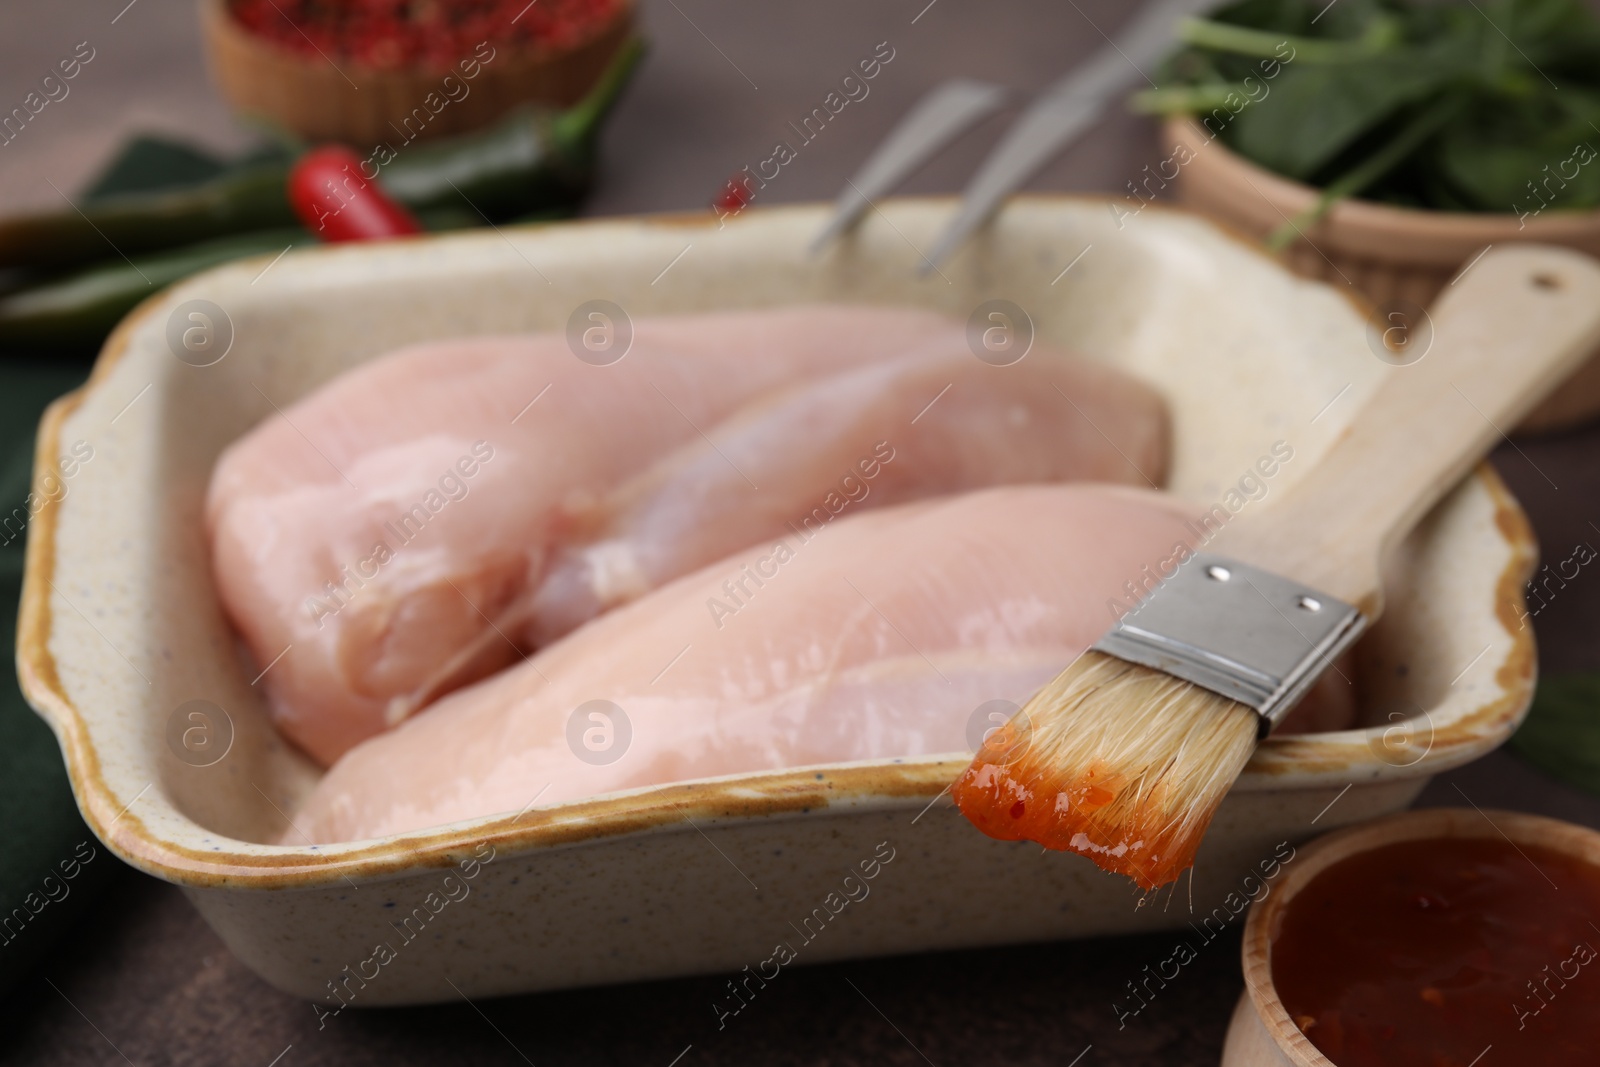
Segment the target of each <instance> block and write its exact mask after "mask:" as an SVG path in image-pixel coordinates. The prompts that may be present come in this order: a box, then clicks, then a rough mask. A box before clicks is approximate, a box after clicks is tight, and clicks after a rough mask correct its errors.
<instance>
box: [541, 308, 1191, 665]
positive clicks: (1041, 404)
mask: <svg viewBox="0 0 1600 1067" xmlns="http://www.w3.org/2000/svg"><path fill="white" fill-rule="evenodd" d="M1042 347H1043V346H1041V349H1042ZM1167 429H1168V428H1167V418H1166V409H1165V406H1164V405H1163V403H1162V402H1161V399H1160V398H1159V397H1158V396H1157V395H1156V394H1155V393H1154V391H1152V390H1151V389H1150V388H1148V387H1147V386H1145V385H1143V384H1141V383H1139V382H1138V381H1136V380H1134V379H1132V378H1129V377H1128V376H1126V375H1124V374H1121V373H1119V372H1117V371H1114V370H1112V369H1110V368H1109V367H1101V366H1096V365H1095V364H1092V363H1087V362H1083V361H1069V360H1067V359H1065V358H1059V357H1056V356H1055V355H1054V354H1053V353H1049V352H1046V351H1040V352H1036V353H1034V354H1033V356H1032V357H1030V358H1029V359H1026V360H1023V361H1022V362H1021V363H1018V364H1015V365H1012V366H1008V367H995V366H991V365H989V364H987V363H983V362H981V361H979V360H977V359H974V358H973V356H972V353H971V351H970V350H969V349H968V348H967V343H966V339H965V337H964V336H961V335H960V334H955V333H952V334H950V335H947V336H941V337H939V338H936V339H935V340H933V341H931V342H928V343H926V344H924V345H923V346H921V347H919V348H918V349H916V350H915V351H914V352H912V353H911V354H909V355H906V356H903V357H901V358H900V359H897V360H893V361H890V362H886V363H875V364H872V365H869V366H866V367H862V368H859V369H857V370H851V371H841V372H840V373H838V374H833V375H830V376H828V377H825V378H819V379H813V380H810V381H806V382H802V383H800V384H798V385H794V386H790V387H789V388H788V389H786V390H781V391H779V392H777V393H775V394H773V395H770V396H767V397H761V398H758V399H757V400H755V401H752V402H751V403H749V404H747V405H745V407H744V408H743V409H741V411H739V412H738V413H736V414H735V415H734V416H732V417H730V418H729V419H727V420H726V421H725V422H724V423H723V424H722V425H721V426H720V427H718V428H716V429H714V430H712V431H710V432H709V433H708V434H707V435H706V437H705V438H703V439H699V438H697V439H695V440H692V441H690V442H689V443H688V444H685V445H683V446H682V447H681V448H680V449H679V450H678V452H677V453H676V454H674V455H671V456H668V457H665V458H664V459H662V460H661V461H660V462H658V463H656V464H655V465H654V466H652V467H651V468H649V469H648V470H646V471H645V472H644V473H642V474H640V475H638V476H636V477H634V478H633V479H631V480H629V481H628V482H627V483H626V484H624V485H623V486H621V487H620V488H618V489H617V490H616V491H615V492H613V493H611V494H609V495H608V496H607V497H606V498H605V499H603V500H602V501H600V502H599V503H598V504H597V506H596V508H595V509H594V512H593V513H592V514H591V515H588V516H585V517H584V518H583V520H582V522H581V524H580V525H581V526H582V527H583V529H582V531H581V533H580V534H579V535H578V536H575V537H572V538H569V539H567V544H566V547H565V548H563V550H562V551H561V552H560V553H558V554H557V557H556V559H555V561H554V562H553V563H552V564H551V566H550V569H549V571H548V573H547V575H546V577H545V578H544V582H543V585H542V587H541V588H540V590H539V592H538V593H537V594H536V595H535V596H534V598H533V601H532V604H531V605H530V610H531V611H532V613H533V616H534V617H533V619H532V624H531V625H532V630H533V632H534V633H535V634H536V635H537V637H538V638H539V643H540V644H546V643H548V642H549V641H551V640H553V639H555V638H557V637H560V636H561V635H563V634H565V633H567V632H568V631H570V630H572V629H574V628H576V627H577V626H579V625H581V624H582V623H583V622H585V621H587V620H588V619H590V618H592V617H594V616H595V615H597V614H599V613H600V612H601V611H603V610H605V609H607V608H610V607H614V606H616V605H617V604H620V603H625V602H626V601H629V600H632V599H634V598H636V597H638V596H640V595H642V594H644V593H646V592H648V591H649V590H651V589H653V588H655V587H657V586H659V585H662V584H664V583H665V582H668V581H670V580H672V579H673V578H677V577H679V576H680V575H684V574H688V573H689V572H690V571H693V570H697V569H699V568H700V567H703V566H705V565H706V564H708V563H711V562H712V561H714V560H718V559H721V558H722V557H724V556H727V555H729V554H730V553H733V552H737V551H739V550H740V549H743V548H746V547H748V546H750V545H754V544H758V543H760V542H761V541H764V540H767V539H769V538H772V537H778V536H781V535H784V534H789V533H799V532H802V531H815V530H817V529H820V528H821V527H822V526H824V525H826V524H828V523H829V522H831V521H833V518H834V516H835V515H839V514H846V513H850V514H853V513H855V512H857V511H859V510H860V509H861V508H863V507H882V506H884V505H887V504H898V503H903V502H906V501H910V500H916V499H919V498H922V497H927V496H938V495H942V494H947V493H956V492H962V491H964V490H970V489H981V488H984V487H987V486H994V485H1021V484H1027V483H1032V482H1069V481H1097V482H1115V483H1128V484H1134V485H1139V484H1147V485H1149V486H1151V487H1152V488H1154V487H1155V486H1157V485H1159V484H1161V482H1162V481H1163V480H1164V479H1165V476H1166V459H1167Z"/></svg>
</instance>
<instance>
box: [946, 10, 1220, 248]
mask: <svg viewBox="0 0 1600 1067" xmlns="http://www.w3.org/2000/svg"><path fill="white" fill-rule="evenodd" d="M1216 5H1217V0H1154V2H1153V3H1150V4H1148V5H1146V6H1145V7H1144V8H1143V10H1141V11H1139V12H1138V13H1137V14H1135V15H1134V16H1133V18H1132V20H1131V21H1130V22H1129V23H1128V25H1127V26H1126V27H1124V28H1123V29H1122V30H1120V31H1119V32H1118V34H1117V36H1116V37H1115V38H1111V37H1107V38H1106V43H1105V44H1104V45H1103V46H1101V47H1100V48H1099V49H1098V50H1097V51H1096V52H1095V53H1094V54H1093V55H1091V56H1090V57H1089V58H1088V59H1087V60H1085V61H1084V62H1083V64H1082V65H1081V66H1079V67H1078V68H1077V69H1075V70H1073V71H1071V72H1069V73H1068V74H1067V75H1066V76H1065V77H1063V78H1061V79H1060V80H1059V81H1057V82H1056V83H1055V84H1054V85H1052V86H1050V87H1049V88H1048V89H1046V90H1045V91H1044V93H1043V94H1041V95H1040V96H1039V98H1038V99H1037V100H1035V101H1034V103H1033V105H1032V106H1031V107H1029V108H1028V110H1027V111H1025V112H1023V114H1022V117H1021V118H1019V119H1018V120H1017V122H1016V124H1015V125H1014V126H1013V127H1012V129H1011V130H1010V131H1009V132H1008V133H1007V134H1006V136H1005V139H1004V140H1002V141H1001V142H1000V146H999V147H998V148H996V149H995V150H994V152H993V153H992V154H991V155H990V156H989V158H988V159H987V160H986V161H985V162H984V165H983V167H982V168H981V169H980V170H979V171H978V173H977V175H976V176H975V177H974V178H973V179H972V181H971V183H970V184H968V186H967V188H966V191H965V192H964V193H963V194H962V198H961V209H960V210H959V211H958V212H957V213H956V217H955V218H954V219H952V220H951V221H950V223H949V225H948V226H946V227H945V230H944V232H943V233H941V234H940V235H939V240H938V243H937V244H936V245H935V247H934V250H933V251H932V252H931V253H930V254H929V255H927V256H926V257H924V258H923V261H922V265H921V266H920V267H919V268H918V270H919V272H920V273H921V274H924V275H926V274H928V273H930V272H932V271H934V270H937V269H938V267H939V264H940V263H942V262H944V260H945V259H947V258H948V257H949V256H950V254H951V253H952V252H954V251H955V250H956V249H957V248H959V247H960V246H961V245H962V243H964V242H965V241H966V239H967V238H968V237H970V236H971V235H972V232H973V231H974V230H976V229H977V228H978V227H979V226H981V225H982V224H983V223H984V222H985V221H986V220H987V219H988V218H989V216H990V215H992V214H993V213H994V211H995V209H996V208H997V207H999V206H1000V202H1001V201H1003V200H1004V199H1005V198H1006V197H1007V196H1009V195H1010V194H1011V193H1012V192H1013V191H1015V190H1016V189H1017V188H1018V187H1019V186H1021V185H1022V183H1023V182H1025V181H1027V180H1028V179H1029V178H1031V177H1032V176H1033V175H1034V174H1035V173H1037V172H1038V170H1039V168H1040V167H1042V166H1043V165H1044V164H1045V163H1046V162H1047V161H1048V160H1049V159H1050V157H1052V156H1054V155H1055V154H1056V153H1057V152H1059V151H1061V149H1062V148H1064V147H1066V145H1067V144H1068V143H1070V142H1071V141H1072V140H1074V139H1075V138H1076V137H1077V136H1078V134H1080V133H1082V132H1083V131H1084V130H1085V129H1087V128H1088V127H1089V126H1090V125H1092V124H1093V123H1094V121H1095V120H1096V119H1098V118H1099V117H1100V115H1101V114H1102V113H1103V112H1104V110H1105V107H1106V105H1107V104H1108V103H1110V102H1111V101H1112V100H1113V99H1114V98H1115V97H1116V96H1117V95H1118V94H1119V93H1122V92H1123V91H1125V90H1126V88H1127V87H1128V86H1129V85H1132V84H1134V83H1136V82H1137V81H1138V79H1140V78H1145V73H1144V70H1143V69H1142V66H1143V64H1146V63H1151V62H1154V61H1155V60H1158V59H1160V58H1161V55H1162V53H1163V52H1165V51H1166V50H1167V49H1168V48H1170V47H1172V45H1173V44H1175V43H1176V42H1177V40H1178V24H1179V21H1180V20H1181V19H1183V18H1184V17H1185V16H1189V15H1194V14H1197V13H1199V12H1202V11H1205V10H1207V9H1209V8H1212V7H1215V6H1216ZM1074 6H1076V5H1074ZM1096 28H1097V29H1098V27H1096ZM1102 36H1103V34H1102ZM1146 80H1148V79H1146Z"/></svg>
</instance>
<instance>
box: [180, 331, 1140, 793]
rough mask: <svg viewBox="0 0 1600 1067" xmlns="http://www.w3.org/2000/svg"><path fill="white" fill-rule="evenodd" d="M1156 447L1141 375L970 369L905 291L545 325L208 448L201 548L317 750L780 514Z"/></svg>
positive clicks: (760, 530)
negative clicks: (910, 306) (897, 305)
mask: <svg viewBox="0 0 1600 1067" xmlns="http://www.w3.org/2000/svg"><path fill="white" fill-rule="evenodd" d="M535 398H538V399H537V402H536V403H532V406H530V402H532V401H534V399H535ZM1166 447H1167V422H1166V414H1165V410H1164V407H1163V405H1162V403H1161V400H1160V398H1159V397H1158V396H1157V395H1156V394H1155V393H1154V392H1153V391H1152V390H1150V389H1149V388H1147V387H1145V386H1143V385H1141V384H1139V383H1137V382H1135V381H1133V380H1132V379H1129V378H1127V377H1125V376H1123V375H1121V374H1118V373H1117V372H1114V371H1111V370H1108V369H1105V368H1101V367H1096V366H1094V365H1092V364H1086V363H1083V362H1081V361H1075V360H1072V359H1070V358H1068V357H1066V356H1065V355H1064V354H1062V353H1060V352H1056V351H1051V350H1049V349H1047V348H1046V347H1045V346H1042V345H1041V346H1037V350H1036V351H1035V352H1033V353H1030V355H1029V357H1028V359H1027V360H1025V361H1023V362H1022V363H1020V364H1018V365H1016V366H1013V367H1006V368H997V367H991V366H988V365H986V364H983V363H981V362H979V361H978V360H977V359H976V358H974V357H973V355H972V354H971V352H970V351H969V350H968V348H967V343H966V338H965V330H964V327H963V326H962V324H961V323H959V322H955V321H953V320H948V319H944V318H941V317H938V316H933V315H928V314H925V313H921V312H910V311H888V310H873V309H860V308H844V307H822V308H801V309H794V310H785V311H764V312H745V313H732V314H723V315H706V316H685V317H681V318H675V319H655V320H642V321H640V322H639V323H638V325H637V328H636V334H635V341H634V345H633V350H632V351H631V352H630V353H629V354H628V355H627V356H626V357H625V358H624V359H623V360H622V361H621V362H620V363H617V364H615V365H612V366H608V367H594V366H589V365H586V364H584V363H582V362H580V361H579V360H577V359H576V358H574V357H573V355H572V354H571V353H570V352H569V351H568V350H567V348H566V344H565V340H564V339H563V338H559V337H537V338H518V339H488V340H482V339H480V340H474V341H462V342H452V343H444V344H434V345H428V346H424V347H421V348H418V349H413V350H409V351H406V352H402V353H398V354H396V355H394V356H391V357H388V358H386V359H384V360H380V361H377V362H375V363H373V364H369V365H368V366H367V367H363V368H361V369H358V370H356V371H354V372H351V373H350V374H347V375H345V376H344V377H343V378H341V379H339V380H337V381H336V382H334V383H333V384H332V385H330V386H328V387H327V388H325V389H323V390H322V391H320V392H319V393H317V394H315V395H314V396H312V397H311V398H309V399H307V400H305V401H302V402H301V403H299V404H297V405H295V406H294V407H292V408H290V409H289V410H288V411H287V412H286V413H285V414H284V416H283V417H274V418H269V419H268V420H267V422H265V423H264V424H263V425H262V426H261V427H260V428H258V429H257V430H256V431H254V432H253V433H252V434H251V435H249V436H248V437H246V438H245V439H244V440H243V441H241V442H240V443H239V444H238V445H236V446H235V447H234V448H233V449H231V450H230V451H229V452H228V453H226V454H225V455H224V457H223V459H222V461H221V462H220V463H219V465H218V469H217V472H216V475H215V478H214V480H213V484H212V495H211V500H210V516H211V522H212V532H213V546H214V563H215V568H216V574H217V580H218V585H219V587H220V589H221V591H222V596H223V601H224V604H225V605H226V607H227V608H228V610H229V612H230V614H231V615H232V616H233V618H234V620H235V622H236V623H237V624H238V625H239V627H240V629H241V630H242V631H243V632H244V634H245V637H246V639H247V641H248V643H249V645H250V648H251V651H252V653H253V654H254V655H255V657H256V659H257V662H258V664H260V665H263V666H265V665H266V664H269V663H272V664H273V666H272V668H271V669H270V670H269V671H268V672H267V674H266V677H265V684H266V685H267V687H268V693H269V698H270V700H271V704H272V708H273V712H274V716H275V718H276V720H277V721H278V723H279V725H280V727H281V728H282V729H283V730H284V732H285V733H286V734H288V735H289V736H290V737H291V738H292V739H293V740H295V741H296V742H297V743H298V744H300V745H301V746H302V747H303V748H305V749H306V750H307V751H309V752H310V753H311V754H312V755H313V756H315V757H317V758H318V759H319V760H321V761H323V762H325V763H326V762H331V761H332V760H334V759H335V758H337V757H338V756H339V755H340V754H341V753H343V752H344V751H346V750H347V749H348V748H349V747H350V746H351V745H353V744H355V743H357V742H359V741H361V740H362V739H364V738H366V737H370V736H372V735H374V734H376V733H379V732H380V731H382V730H383V729H385V728H387V727H389V726H392V725H394V724H395V723H397V722H400V721H402V720H403V719H404V718H406V717H407V716H408V715H410V714H412V713H413V712H414V711H416V710H417V709H418V708H420V707H422V706H423V705H425V704H426V703H427V702H428V701H429V700H431V699H433V698H434V697H436V696H438V695H440V694H442V693H444V692H448V691H449V690H450V689H453V688H455V687H457V686H459V685H461V684H465V683H468V682H471V681H473V680H475V679H477V678H480V677H483V676H484V675H486V674H488V673H490V672H492V671H493V670H496V669H498V668H500V667H502V666H504V665H505V664H507V663H509V662H513V661H514V660H515V658H516V657H517V655H518V649H519V647H520V648H523V649H531V648H533V647H537V646H538V645H539V644H543V643H547V642H548V641H549V640H551V639H553V638H554V637H556V636H559V635H560V634H562V633H565V632H567V631H568V630H570V629H572V628H573V627H574V626H577V625H579V624H580V623H582V622H583V621H585V620H586V619H588V618H590V617H592V616H593V615H595V614H596V613H598V612H599V611H601V610H603V609H605V608H607V607H610V606H612V605H613V604H616V603H620V602H623V601H626V600H628V599H631V598H632V597H635V596H637V595H639V594H641V593H643V592H645V591H646V590H648V589H650V588H653V587H654V586H656V585H659V584H661V583H663V582H666V581H669V580H671V579H672V578H675V577H677V576H679V575H682V574H685V573H687V572H689V571H691V570H694V569H695V568H697V567H699V566H701V565H704V564H705V563H707V562H709V561H711V560H714V559H717V558H720V557H722V556H724V555H726V554H727V553H729V552H732V551H737V550H739V549H741V548H744V547H746V546H748V545H750V544H754V543H757V542H758V541H761V540H763V539H766V538H770V537H775V536H778V535H780V534H782V533H784V532H785V531H786V530H787V529H788V528H789V524H791V523H793V524H795V526H796V528H798V527H799V526H802V525H804V526H808V527H810V526H814V525H816V524H817V523H818V522H825V521H828V520H829V519H831V516H832V514H834V513H837V512H839V511H840V510H842V509H844V508H846V507H848V508H853V509H854V510H856V511H859V510H861V509H862V508H866V507H874V506H877V505H880V504H884V503H892V502H896V501H900V500H907V499H913V498H916V497H919V496H926V495H932V494H936V493H943V492H950V491H954V490H961V489H967V488H972V487H977V486H983V485H993V484H1005V483H1019V482H1029V481H1055V480H1067V479H1080V478H1081V479H1103V480H1107V481H1122V482H1128V483H1133V484H1140V483H1145V482H1149V483H1152V484H1154V483H1156V482H1159V481H1160V480H1161V478H1162V477H1163V473H1164V466H1165V459H1166ZM674 449H675V450H674ZM885 450H887V451H885ZM897 450H898V451H897ZM891 457H892V458H891ZM869 465H870V468H869ZM868 469H871V470H872V476H871V477H870V478H869V477H867V476H866V474H865V472H866V471H867V470H868ZM630 476H631V477H630ZM757 486H759V487H760V488H759V490H758V489H757ZM813 515H814V516H817V518H816V519H808V516H813ZM563 546H566V547H565V550H564V551H560V550H562V548H563ZM552 559H556V560H558V561H559V562H557V563H556V564H555V565H552V563H551V561H552ZM597 561H598V562H603V563H604V564H605V567H604V570H605V575H604V581H600V580H598V572H597V570H596V568H595V564H596V562H597ZM285 650H287V651H285ZM280 654H281V658H280ZM274 661H276V662H274Z"/></svg>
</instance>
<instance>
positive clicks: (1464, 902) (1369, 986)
mask: <svg viewBox="0 0 1600 1067" xmlns="http://www.w3.org/2000/svg"><path fill="white" fill-rule="evenodd" d="M1597 946H1600V868H1597V867H1595V866H1593V865H1591V864H1588V863H1585V862H1583V861H1582V860H1579V859H1576V858H1574V857H1571V856H1567V855H1565V854H1562V853H1559V852H1555V851H1552V850H1550V849H1545V848H1539V847H1536V846H1534V845H1514V844H1512V843H1511V842H1510V841H1508V840H1505V839H1501V838H1484V839H1475V838H1444V839H1435V840H1424V841H1408V842H1402V843H1399V844H1394V845H1388V846H1385V847H1383V848H1376V849H1372V850H1370V851H1366V852H1362V853H1358V854H1356V855H1353V856H1350V857H1348V858H1346V859H1343V860H1340V861H1339V862H1338V863H1335V864H1333V865H1331V866H1330V867H1328V869H1327V870H1325V871H1323V872H1321V873H1320V874H1318V875H1317V876H1316V877H1315V878H1314V879H1312V880H1311V882H1310V883H1308V884H1307V885H1306V886H1305V887H1304V888H1303V889H1301V890H1300V891H1299V892H1298V893H1297V894H1296V895H1295V897H1294V899H1293V900H1292V901H1291V902H1289V903H1288V904H1287V905H1286V906H1285V908H1284V912H1283V922H1282V926H1281V928H1280V929H1279V931H1278V934H1277V937H1276V938H1275V939H1274V941H1273V943H1272V979H1273V983H1274V985H1275V986H1276V988H1277V992H1278V996H1279V998H1280V999H1281V1000H1282V1002H1283V1005H1284V1007H1285V1008H1286V1009H1287V1010H1288V1012H1289V1017H1290V1018H1291V1019H1293V1020H1294V1021H1295V1024H1296V1025H1297V1026H1299V1027H1300V1030H1301V1032H1302V1033H1304V1034H1305V1035H1306V1037H1307V1038H1309V1039H1310V1040H1311V1042H1312V1043H1313V1044H1315V1045H1316V1046H1317V1048H1318V1049H1320V1050H1321V1051H1322V1053H1323V1055H1325V1056H1327V1057H1328V1058H1329V1059H1330V1060H1332V1061H1333V1062H1334V1063H1336V1064H1338V1065H1339V1067H1385V1065H1391V1064H1414V1065H1417V1067H1470V1065H1473V1064H1477V1065H1478V1067H1500V1065H1502V1064H1537V1065H1538V1067H1567V1065H1578V1064H1586V1065H1592V1064H1595V1063H1600V962H1597V959H1596V947H1597ZM1480 1057H1481V1058H1480Z"/></svg>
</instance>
